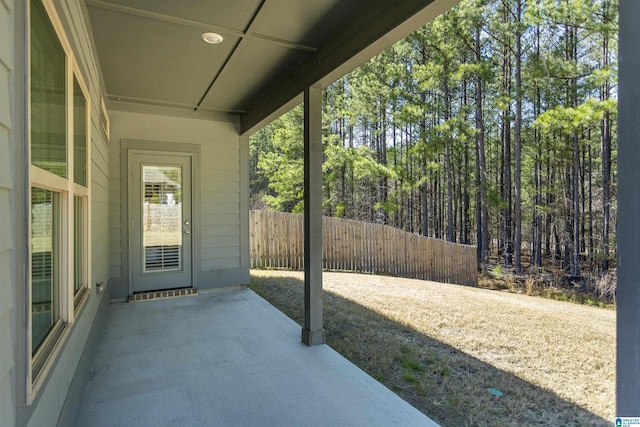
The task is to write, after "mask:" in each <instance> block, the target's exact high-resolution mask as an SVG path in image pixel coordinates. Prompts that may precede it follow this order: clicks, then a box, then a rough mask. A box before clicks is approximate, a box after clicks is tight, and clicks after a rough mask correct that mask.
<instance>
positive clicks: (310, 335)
mask: <svg viewBox="0 0 640 427" xmlns="http://www.w3.org/2000/svg"><path fill="white" fill-rule="evenodd" d="M302 342H303V343H305V344H306V345H308V346H312V345H317V344H324V343H325V333H324V324H323V318H322V89H321V88H320V87H319V86H315V87H309V88H307V89H305V91H304V327H303V329H302Z"/></svg>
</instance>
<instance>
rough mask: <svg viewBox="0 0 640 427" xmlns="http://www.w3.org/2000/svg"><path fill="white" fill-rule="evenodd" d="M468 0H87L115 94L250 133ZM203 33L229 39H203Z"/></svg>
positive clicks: (116, 97)
mask: <svg viewBox="0 0 640 427" xmlns="http://www.w3.org/2000/svg"><path fill="white" fill-rule="evenodd" d="M458 1H459V0H375V1H371V0H234V1H228V0H208V1H195V0H194V1H181V2H177V1H175V0H86V3H87V7H88V11H89V17H90V20H91V26H92V30H93V37H94V40H95V44H96V48H97V52H98V57H99V60H100V64H101V68H102V71H103V75H104V80H105V85H106V89H107V94H108V98H109V100H110V101H111V102H127V103H134V104H144V105H156V106H164V107H173V108H180V109H186V110H196V111H210V112H218V113H227V114H238V115H241V116H242V120H243V131H245V132H246V131H249V130H251V129H252V128H254V127H256V126H258V125H259V124H260V123H261V122H263V121H264V120H265V119H267V118H268V117H269V115H272V114H274V113H276V112H277V110H279V109H281V108H287V104H289V105H292V102H297V101H299V98H298V97H299V95H300V94H301V93H302V91H303V90H304V88H305V87H309V86H311V85H315V84H320V85H323V86H326V85H328V84H330V83H331V82H332V81H334V80H335V79H337V78H339V77H340V76H341V75H343V74H344V73H346V72H348V71H350V70H351V69H353V68H355V67H357V66H358V65H360V64H361V63H362V62H364V61H366V60H367V59H369V58H370V57H372V56H373V55H375V54H377V53H378V52H380V51H381V50H383V49H384V48H386V47H388V46H390V45H391V44H392V43H394V42H395V41H397V40H399V39H400V38H402V37H404V36H406V35H407V34H409V33H410V32H411V31H414V30H415V29H416V28H418V27H420V26H421V25H423V24H425V23H426V22H428V21H429V20H430V19H432V18H433V17H435V16H437V15H438V14H439V13H441V12H442V11H444V10H446V9H448V8H449V7H451V6H452V5H454V4H455V3H457V2H458ZM204 32H216V33H219V34H221V35H222V36H223V37H224V41H223V42H222V43H221V44H218V45H208V44H206V43H204V42H203V41H202V40H201V38H200V36H201V34H202V33H204Z"/></svg>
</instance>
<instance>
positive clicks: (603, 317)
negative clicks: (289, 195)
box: [251, 270, 616, 427]
mask: <svg viewBox="0 0 640 427" xmlns="http://www.w3.org/2000/svg"><path fill="white" fill-rule="evenodd" d="M303 280H304V276H303V273H301V272H285V271H255V270H254V271H252V273H251V288H252V289H253V290H254V291H256V292H257V293H258V294H260V295H261V296H262V297H264V298H265V299H267V300H268V301H269V302H270V303H271V304H273V305H274V306H275V307H277V308H278V309H280V310H281V311H283V312H284V313H285V314H286V315H288V316H289V317H291V318H292V319H293V320H295V321H296V322H298V323H299V324H302V321H303V310H304V303H303V295H304V294H303ZM323 282H324V290H325V297H324V312H325V328H326V332H327V343H328V344H329V345H330V346H331V347H332V348H334V349H335V350H336V351H338V352H339V353H341V354H342V355H344V356H345V357H346V358H347V359H349V360H350V361H351V362H353V363H354V364H356V365H357V366H359V367H360V368H361V369H363V370H364V371H366V372H367V373H369V374H370V375H371V376H373V377H374V378H376V379H377V380H378V381H380V382H381V383H383V384H384V385H385V386H387V387H388V388H390V389H391V390H393V391H394V392H396V393H397V394H398V395H400V396H401V397H402V398H404V399H405V400H407V401H408V402H410V403H411V404H412V405H414V406H415V407H416V408H418V409H419V410H420V411H422V412H423V413H425V414H426V415H427V416H429V417H430V418H431V419H433V420H434V421H436V422H437V423H439V424H441V425H442V426H444V427H447V426H609V425H613V423H612V420H613V417H614V403H615V402H614V401H615V399H614V397H615V331H616V329H615V311H613V310H608V309H602V308H596V307H590V306H584V305H578V304H572V303H568V302H562V301H553V300H548V299H542V298H536V297H528V296H526V295H518V294H513V293H506V292H499V291H490V290H483V289H477V288H470V287H463V286H457V285H448V284H443V283H434V282H426V281H419V280H410V279H401V278H393V277H382V276H374V275H363V274H351V273H324V280H323Z"/></svg>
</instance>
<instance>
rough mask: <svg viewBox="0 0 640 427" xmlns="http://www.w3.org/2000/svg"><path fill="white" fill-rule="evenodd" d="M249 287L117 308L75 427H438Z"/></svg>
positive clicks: (112, 311)
mask: <svg viewBox="0 0 640 427" xmlns="http://www.w3.org/2000/svg"><path fill="white" fill-rule="evenodd" d="M298 334H299V326H298V325H296V323H295V322H293V321H292V320H291V319H289V318H288V317H286V316H285V315H284V314H282V313H281V312H280V311H278V310H277V309H276V308H274V307H273V306H272V305H271V304H269V303H268V302H266V301H265V300H263V299H262V298H261V297H259V296H258V295H256V294H255V293H254V292H253V291H252V290H249V289H247V288H232V289H226V290H219V291H209V292H205V293H201V294H199V295H197V296H190V297H181V298H172V299H164V300H153V301H144V302H138V303H129V304H127V303H112V304H111V306H110V310H109V313H108V315H107V320H106V322H105V324H104V325H103V326H102V330H101V331H100V338H99V339H100V343H99V344H98V346H97V349H96V356H95V358H94V360H93V364H92V367H91V374H90V377H89V381H88V383H87V388H86V389H85V393H84V395H83V397H82V402H81V404H80V408H81V409H80V413H79V416H78V419H77V422H76V425H77V426H89V425H91V426H95V427H101V426H133V425H135V426H164V425H188V426H199V425H202V426H239V425H263V426H279V425H282V426H285V425H292V426H293V425H300V426H301V425H305V426H312V425H351V426H355V425H362V426H365V425H366V426H390V425H398V426H437V424H436V423H434V422H433V421H431V420H430V419H429V418H427V417H426V416H425V415H423V414H422V413H420V412H419V411H418V410H417V409H415V408H413V407H412V406H411V405H409V404H408V403H406V402H405V401H404V400H402V399H400V398H399V397H398V396H396V395H395V394H394V393H393V392H391V391H390V390H389V389H387V388H385V387H384V386H383V385H381V384H380V383H379V382H377V381H375V380H374V379H373V378H371V377H370V376H368V375H367V374H366V373H364V372H363V371H361V370H360V369H359V368H358V367H356V366H355V365H353V364H352V363H351V362H349V361H348V360H346V359H345V358H343V357H342V356H341V355H339V354H338V353H336V352H335V351H334V350H333V349H331V348H330V347H328V346H326V345H323V346H314V347H311V348H309V347H307V346H305V345H304V344H303V343H301V342H300V339H299V335H298Z"/></svg>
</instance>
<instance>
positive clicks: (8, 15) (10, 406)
mask: <svg viewBox="0 0 640 427" xmlns="http://www.w3.org/2000/svg"><path fill="white" fill-rule="evenodd" d="M10 6H12V5H11V0H9V2H3V1H0V343H2V345H0V414H2V416H1V417H0V419H1V420H2V421H0V422H1V423H2V424H3V425H7V426H9V427H12V426H14V425H15V405H16V401H15V398H16V397H15V395H14V390H15V333H14V331H13V327H14V325H15V319H14V317H15V294H14V292H15V288H14V287H15V283H16V282H15V278H14V275H15V270H14V266H13V264H12V261H13V260H12V255H13V249H14V244H13V236H12V233H13V229H14V224H15V223H14V218H13V216H12V212H11V200H12V190H13V168H12V165H11V159H12V158H13V149H12V146H11V129H12V117H11V105H10V100H11V93H12V89H11V85H12V84H13V83H12V80H11V77H12V70H13V49H12V48H11V46H12V43H13V22H12V21H13V12H12V10H11V9H10V8H9V7H10Z"/></svg>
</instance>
